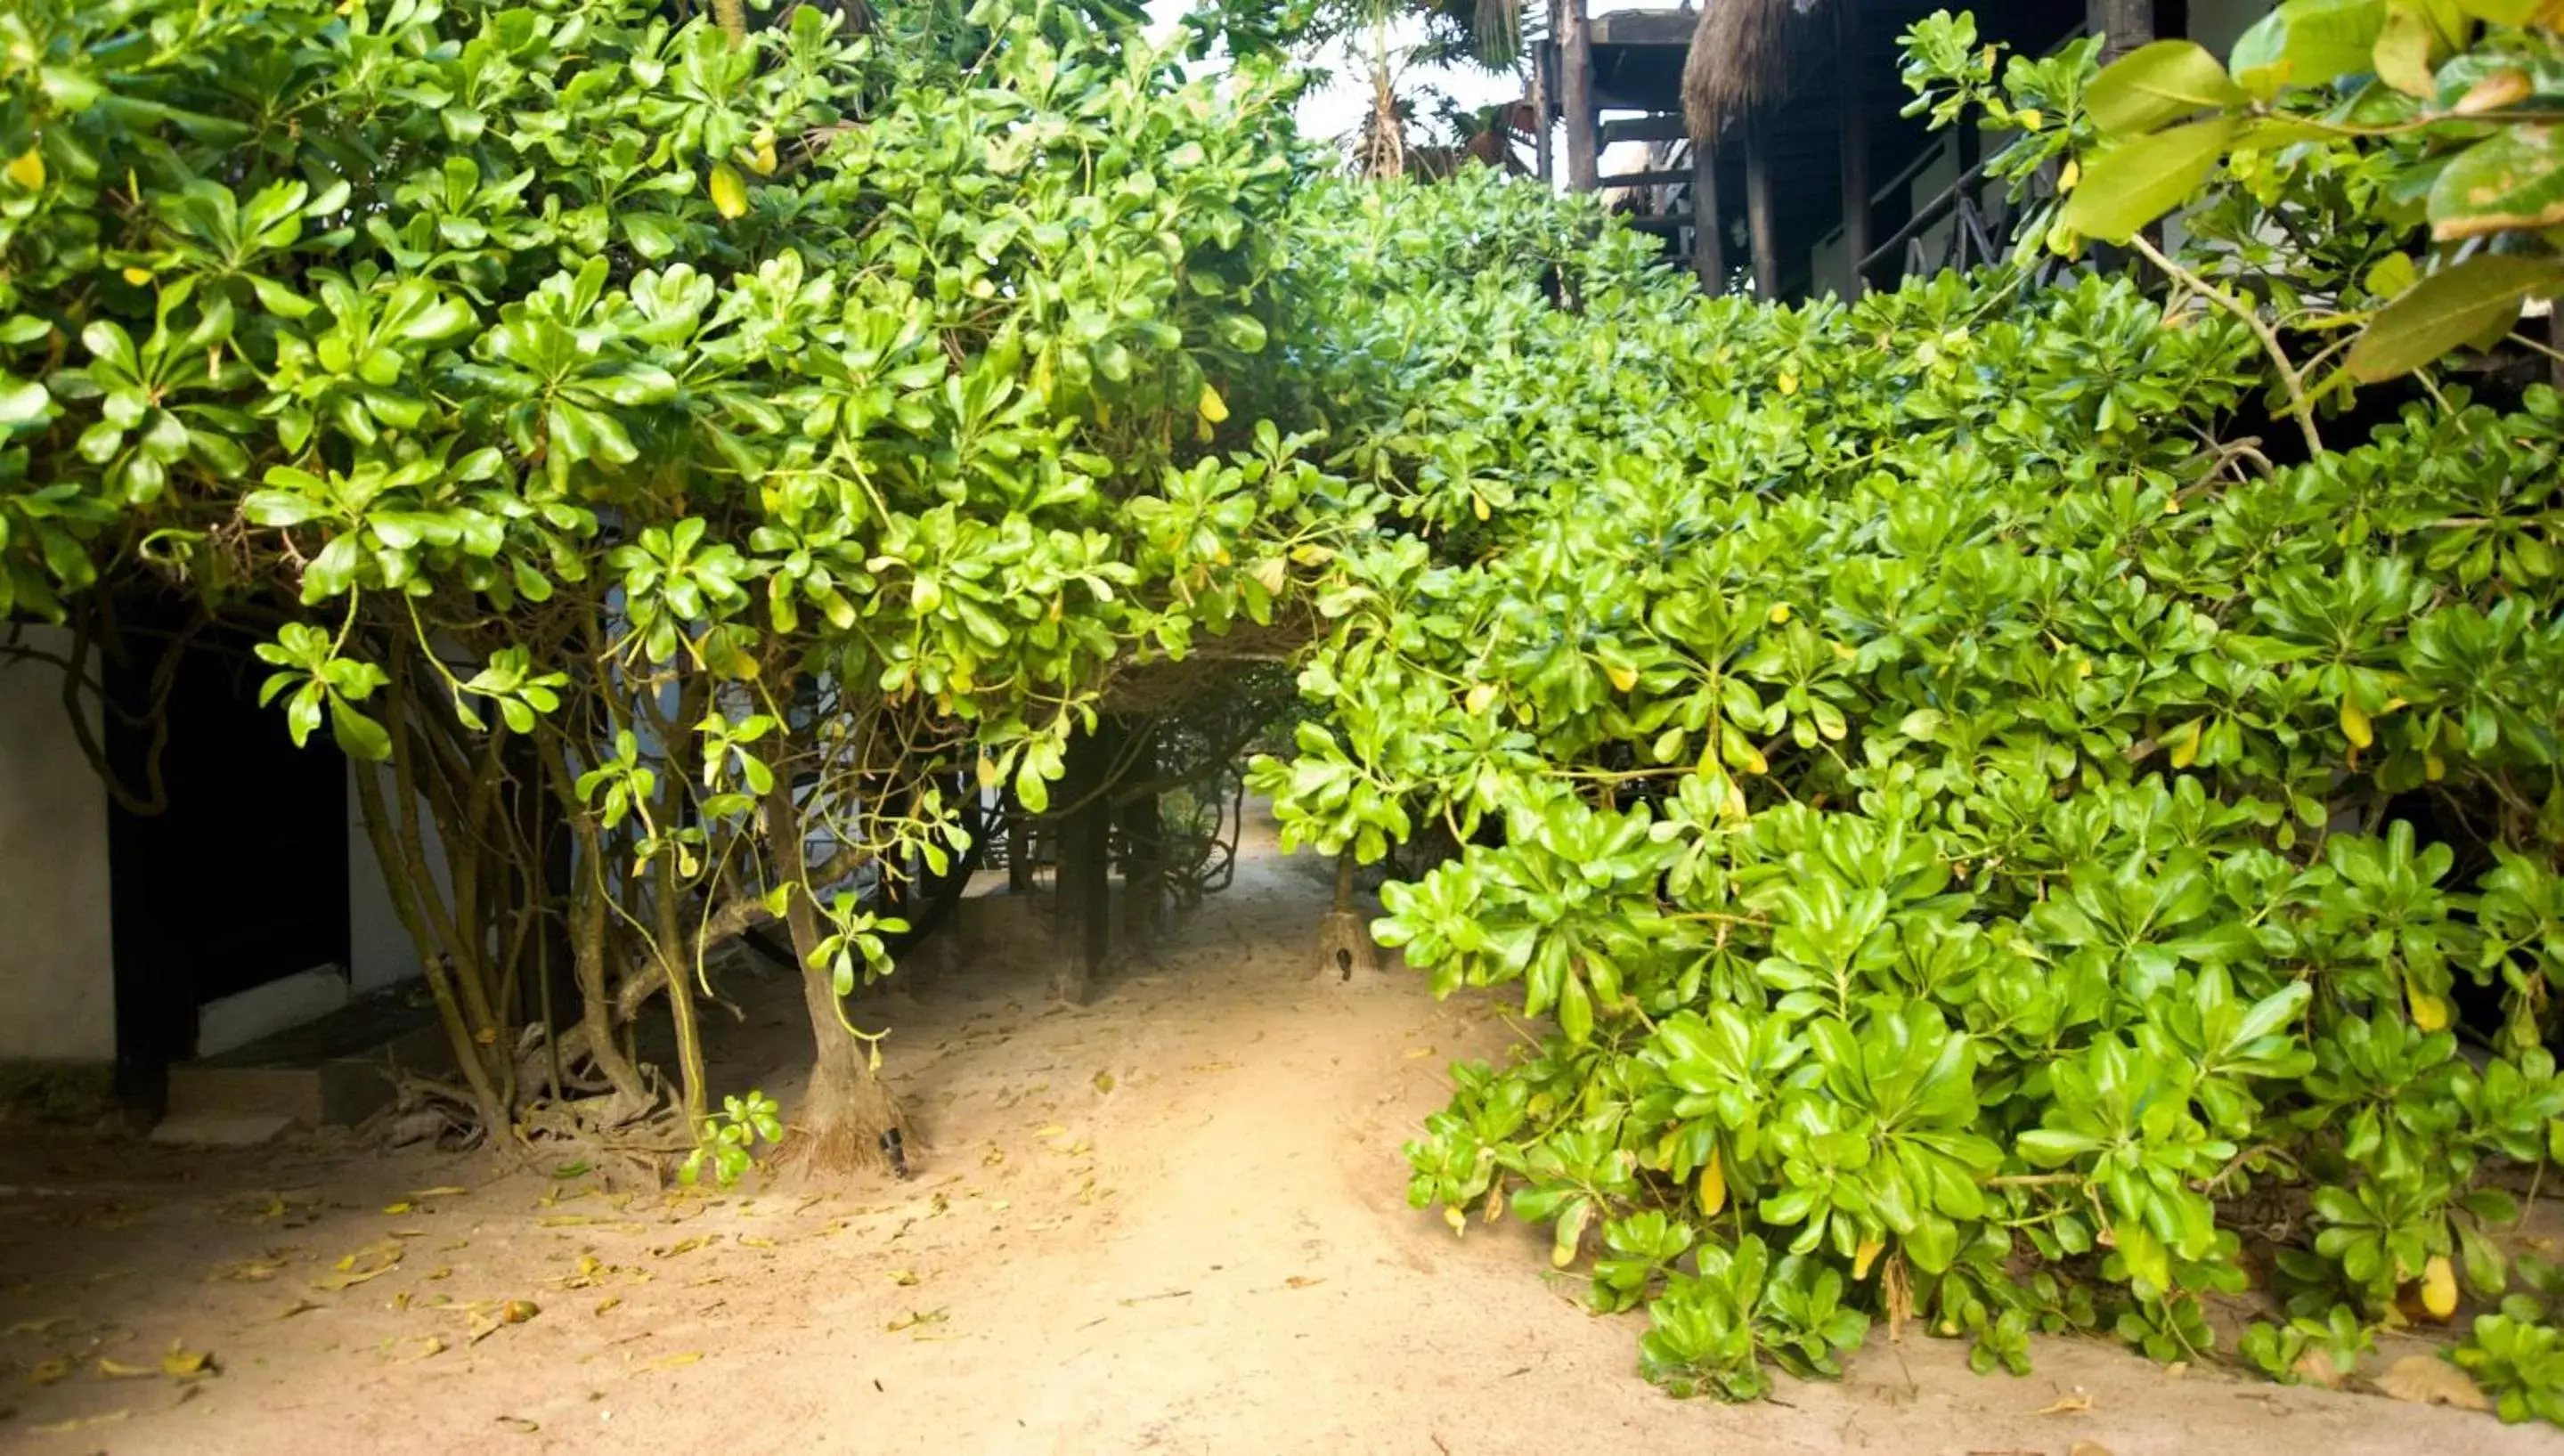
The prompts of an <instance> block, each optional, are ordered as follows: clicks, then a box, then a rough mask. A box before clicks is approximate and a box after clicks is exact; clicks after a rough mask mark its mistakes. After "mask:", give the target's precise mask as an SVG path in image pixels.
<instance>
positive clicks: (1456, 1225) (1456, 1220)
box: [1442, 1203, 1469, 1233]
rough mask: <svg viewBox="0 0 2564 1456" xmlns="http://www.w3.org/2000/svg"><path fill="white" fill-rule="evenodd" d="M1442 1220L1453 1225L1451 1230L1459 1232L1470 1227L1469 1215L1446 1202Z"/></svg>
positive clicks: (1443, 1207) (1443, 1206)
mask: <svg viewBox="0 0 2564 1456" xmlns="http://www.w3.org/2000/svg"><path fill="white" fill-rule="evenodd" d="M1442 1221H1443V1222H1444V1223H1447V1224H1449V1225H1451V1232H1453V1233H1459V1232H1462V1231H1463V1230H1465V1229H1467V1228H1468V1226H1469V1215H1467V1214H1465V1213H1463V1212H1461V1211H1460V1210H1459V1209H1457V1208H1455V1207H1453V1206H1452V1205H1450V1204H1448V1203H1445V1204H1444V1205H1442Z"/></svg>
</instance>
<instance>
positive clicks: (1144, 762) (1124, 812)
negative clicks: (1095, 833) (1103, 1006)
mask: <svg viewBox="0 0 2564 1456" xmlns="http://www.w3.org/2000/svg"><path fill="white" fill-rule="evenodd" d="M1131 731H1132V732H1134V733H1136V734H1137V735H1138V742H1137V745H1136V748H1135V751H1134V752H1133V753H1132V755H1131V767H1130V769H1129V771H1128V772H1127V773H1126V774H1125V776H1124V781H1125V782H1129V783H1141V784H1145V783H1147V782H1149V781H1150V780H1151V779H1154V778H1156V777H1157V776H1158V725H1157V721H1156V720H1154V719H1148V720H1143V721H1141V723H1140V725H1139V727H1137V728H1133V729H1131ZM1113 820H1114V823H1115V824H1117V825H1119V826H1120V828H1121V831H1122V940H1123V943H1124V944H1126V945H1133V946H1137V945H1143V944H1146V943H1147V942H1149V941H1150V940H1152V939H1154V938H1156V936H1157V934H1158V912H1159V907H1160V906H1161V905H1162V904H1164V901H1165V896H1164V893H1163V891H1164V884H1165V879H1166V867H1165V865H1164V863H1163V861H1164V859H1165V852H1164V849H1163V847H1162V846H1161V845H1160V843H1159V827H1158V795H1157V793H1156V791H1155V790H1149V791H1145V792H1141V793H1136V794H1133V795H1131V796H1130V797H1129V798H1128V799H1126V800H1124V801H1122V802H1121V803H1118V804H1116V805H1114V809H1113Z"/></svg>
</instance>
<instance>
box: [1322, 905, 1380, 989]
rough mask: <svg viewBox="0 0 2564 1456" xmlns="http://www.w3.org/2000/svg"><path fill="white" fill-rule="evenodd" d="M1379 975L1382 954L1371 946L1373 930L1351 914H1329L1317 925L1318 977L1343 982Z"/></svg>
mask: <svg viewBox="0 0 2564 1456" xmlns="http://www.w3.org/2000/svg"><path fill="white" fill-rule="evenodd" d="M1379 972H1380V952H1379V950H1377V949H1375V948H1374V947H1373V945H1372V942H1371V927H1370V926H1368V925H1366V924H1364V923H1363V918H1362V917H1361V916H1360V915H1357V914H1355V913H1354V912H1352V911H1349V910H1337V911H1329V912H1328V913H1327V917H1326V919H1324V920H1322V921H1320V922H1318V968H1317V971H1316V972H1315V973H1316V974H1317V976H1318V978H1319V979H1321V980H1328V981H1336V982H1340V983H1341V982H1344V981H1350V980H1355V979H1358V978H1363V977H1368V976H1373V975H1377V974H1379Z"/></svg>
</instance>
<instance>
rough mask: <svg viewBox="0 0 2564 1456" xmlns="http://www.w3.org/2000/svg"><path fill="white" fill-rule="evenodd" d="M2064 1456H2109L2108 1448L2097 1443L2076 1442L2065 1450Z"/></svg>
mask: <svg viewBox="0 0 2564 1456" xmlns="http://www.w3.org/2000/svg"><path fill="white" fill-rule="evenodd" d="M2065 1456H2110V1448H2109V1447H2107V1446H2104V1445H2102V1444H2101V1443H2100V1442H2098V1441H2077V1442H2075V1443H2074V1444H2073V1445H2071V1446H2068V1447H2067V1448H2066V1449H2065Z"/></svg>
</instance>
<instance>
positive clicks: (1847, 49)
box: [1833, 3, 1872, 299]
mask: <svg viewBox="0 0 2564 1456" xmlns="http://www.w3.org/2000/svg"><path fill="white" fill-rule="evenodd" d="M1833 12H1834V105H1835V114H1836V116H1837V118H1838V123H1839V124H1838V127H1837V129H1838V130H1839V132H1840V133H1841V139H1842V208H1843V251H1844V252H1845V253H1847V254H1849V255H1850V268H1849V270H1848V271H1849V273H1850V275H1851V280H1850V290H1851V297H1852V298H1854V299H1858V298H1859V297H1860V295H1861V290H1862V289H1864V288H1866V287H1867V286H1868V281H1867V280H1866V279H1864V278H1863V277H1862V276H1861V264H1862V263H1863V262H1864V261H1865V260H1866V259H1867V258H1868V257H1869V250H1870V248H1871V246H1872V243H1871V237H1870V229H1869V114H1868V110H1867V98H1868V86H1867V81H1868V78H1867V76H1866V75H1865V74H1864V72H1863V70H1862V68H1863V67H1864V66H1865V65H1866V64H1867V58H1865V57H1863V56H1862V55H1861V53H1860V31H1859V29H1858V24H1859V23H1858V20H1857V19H1856V17H1857V16H1858V15H1859V12H1860V7H1859V6H1857V5H1852V4H1847V3H1846V4H1837V5H1835V6H1834V7H1833Z"/></svg>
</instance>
